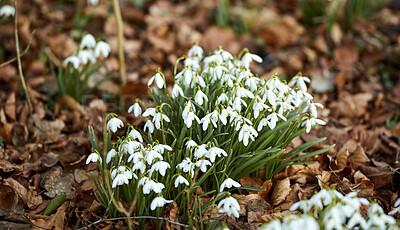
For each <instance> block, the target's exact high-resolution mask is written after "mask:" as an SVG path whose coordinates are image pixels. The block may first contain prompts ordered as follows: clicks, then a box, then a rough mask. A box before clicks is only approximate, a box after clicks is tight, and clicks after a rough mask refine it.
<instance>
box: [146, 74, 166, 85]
mask: <svg viewBox="0 0 400 230" xmlns="http://www.w3.org/2000/svg"><path fill="white" fill-rule="evenodd" d="M153 81H155V82H156V85H157V87H158V88H159V89H162V88H163V87H164V78H163V77H162V76H161V74H160V73H156V74H155V75H154V76H153V77H151V78H150V80H149V82H147V85H148V86H150V85H151V84H152V83H153Z"/></svg>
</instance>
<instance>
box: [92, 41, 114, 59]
mask: <svg viewBox="0 0 400 230" xmlns="http://www.w3.org/2000/svg"><path fill="white" fill-rule="evenodd" d="M110 51H111V48H110V46H109V45H108V44H107V43H106V42H103V41H99V42H98V43H97V44H96V48H94V56H95V57H96V58H98V57H100V54H103V57H105V58H106V57H108V55H109V54H110Z"/></svg>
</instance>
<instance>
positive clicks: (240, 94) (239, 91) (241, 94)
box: [236, 87, 254, 99]
mask: <svg viewBox="0 0 400 230" xmlns="http://www.w3.org/2000/svg"><path fill="white" fill-rule="evenodd" d="M236 94H237V95H238V97H248V98H251V99H253V98H254V94H253V93H252V92H250V90H247V89H245V88H243V87H237V90H236Z"/></svg>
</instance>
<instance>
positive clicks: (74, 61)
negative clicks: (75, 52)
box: [64, 56, 81, 69]
mask: <svg viewBox="0 0 400 230" xmlns="http://www.w3.org/2000/svg"><path fill="white" fill-rule="evenodd" d="M68 63H71V64H72V66H73V67H74V69H78V68H79V65H80V64H81V59H79V58H78V57H77V56H69V57H67V58H66V59H65V61H64V64H66V65H67V64H68Z"/></svg>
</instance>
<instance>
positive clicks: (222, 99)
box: [215, 93, 229, 105]
mask: <svg viewBox="0 0 400 230" xmlns="http://www.w3.org/2000/svg"><path fill="white" fill-rule="evenodd" d="M227 101H229V99H228V96H226V94H225V93H221V95H219V96H218V98H217V101H216V102H215V105H219V104H223V103H225V102H227Z"/></svg>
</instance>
